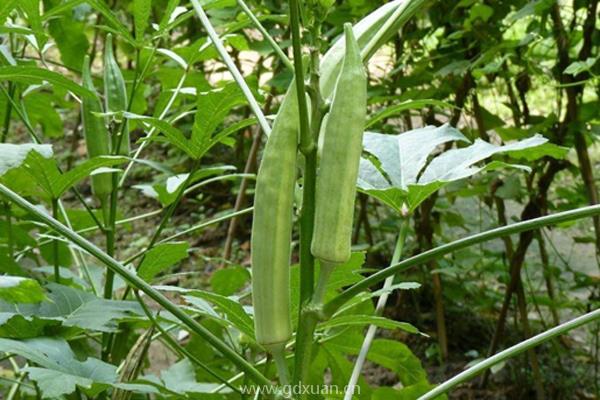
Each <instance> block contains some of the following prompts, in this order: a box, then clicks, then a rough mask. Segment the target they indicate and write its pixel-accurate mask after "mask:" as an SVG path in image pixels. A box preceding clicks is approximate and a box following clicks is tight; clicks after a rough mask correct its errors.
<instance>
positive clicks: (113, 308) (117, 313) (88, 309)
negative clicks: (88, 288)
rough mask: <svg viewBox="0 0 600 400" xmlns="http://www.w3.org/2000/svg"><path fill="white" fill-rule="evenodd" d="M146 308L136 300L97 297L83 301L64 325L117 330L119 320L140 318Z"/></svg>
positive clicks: (100, 330) (65, 320)
mask: <svg viewBox="0 0 600 400" xmlns="http://www.w3.org/2000/svg"><path fill="white" fill-rule="evenodd" d="M144 315H145V314H144V310H143V309H142V308H141V306H140V305H139V303H137V302H135V301H123V300H106V299H95V300H92V301H88V302H86V303H83V304H82V305H81V306H80V307H78V308H77V309H76V310H75V311H73V312H72V313H71V314H69V315H68V316H66V317H65V319H64V320H63V326H72V327H78V328H82V329H86V330H92V331H99V332H117V331H118V328H119V325H118V323H119V322H122V321H125V320H130V319H139V318H140V317H142V316H144Z"/></svg>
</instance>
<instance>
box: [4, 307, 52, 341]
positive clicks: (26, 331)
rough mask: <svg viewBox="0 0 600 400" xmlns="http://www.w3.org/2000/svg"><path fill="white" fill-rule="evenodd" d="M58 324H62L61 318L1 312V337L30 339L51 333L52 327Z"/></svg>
mask: <svg viewBox="0 0 600 400" xmlns="http://www.w3.org/2000/svg"><path fill="white" fill-rule="evenodd" d="M58 326H60V321H59V320H53V319H47V318H38V317H37V316H35V315H31V316H25V315H21V314H15V313H10V312H0V337H3V338H11V339H29V338H34V337H38V336H44V334H48V333H50V332H49V330H50V329H52V328H56V327H58Z"/></svg>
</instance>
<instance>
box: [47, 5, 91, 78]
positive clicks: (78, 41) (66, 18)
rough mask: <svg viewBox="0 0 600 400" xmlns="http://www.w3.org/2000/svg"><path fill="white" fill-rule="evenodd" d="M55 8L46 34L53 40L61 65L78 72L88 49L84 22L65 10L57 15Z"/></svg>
mask: <svg viewBox="0 0 600 400" xmlns="http://www.w3.org/2000/svg"><path fill="white" fill-rule="evenodd" d="M57 8H59V7H54V8H52V11H54V13H53V15H54V17H53V18H52V19H50V20H49V22H48V32H49V33H50V35H51V36H52V37H53V38H54V42H55V43H56V46H57V47H58V50H59V51H60V59H61V60H62V62H63V64H65V65H67V66H69V67H71V68H73V69H75V70H76V71H79V70H80V68H81V65H82V64H83V56H84V55H85V54H87V52H88V48H89V43H88V38H87V36H86V35H85V27H86V25H85V22H84V21H80V20H77V19H76V18H73V12H68V11H67V10H65V11H63V12H60V13H59V12H57V11H58V10H55V9H57ZM46 15H47V13H46V14H44V19H46Z"/></svg>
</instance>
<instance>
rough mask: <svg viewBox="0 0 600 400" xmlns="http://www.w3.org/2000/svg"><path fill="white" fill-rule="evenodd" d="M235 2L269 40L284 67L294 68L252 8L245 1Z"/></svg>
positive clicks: (238, 0)
mask: <svg viewBox="0 0 600 400" xmlns="http://www.w3.org/2000/svg"><path fill="white" fill-rule="evenodd" d="M237 3H238V5H239V6H240V8H241V9H242V10H243V11H244V12H245V13H246V15H247V16H248V18H250V21H252V23H253V24H254V26H255V27H256V29H258V30H259V31H260V33H262V35H263V36H264V38H265V39H266V40H267V42H269V44H270V45H271V47H272V48H273V51H275V54H277V56H278V57H279V59H280V60H281V61H282V62H283V64H284V65H285V66H286V68H287V69H289V70H291V71H293V70H294V65H293V64H292V62H291V61H290V59H289V58H288V57H287V55H286V54H285V53H284V52H283V50H282V49H281V47H279V45H278V44H277V42H276V41H275V39H273V37H272V36H271V35H270V34H269V32H267V30H266V29H265V27H264V26H262V24H261V23H260V21H259V20H258V18H256V16H255V15H254V13H253V12H252V10H250V8H249V7H248V5H247V4H246V2H244V0H237ZM294 57H295V56H294Z"/></svg>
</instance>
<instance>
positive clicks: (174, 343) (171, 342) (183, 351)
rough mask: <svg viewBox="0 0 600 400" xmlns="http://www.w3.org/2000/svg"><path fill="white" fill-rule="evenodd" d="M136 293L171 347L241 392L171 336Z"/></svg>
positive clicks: (149, 317)
mask: <svg viewBox="0 0 600 400" xmlns="http://www.w3.org/2000/svg"><path fill="white" fill-rule="evenodd" d="M134 294H135V298H136V299H137V301H138V303H140V305H141V306H142V309H143V310H144V313H145V314H146V316H147V317H148V319H149V320H150V322H151V323H152V325H154V326H155V327H156V329H157V330H158V331H159V332H160V336H161V337H162V338H163V339H164V341H165V342H167V343H168V344H169V346H171V348H172V349H173V350H174V351H175V352H177V353H178V354H179V355H181V356H182V357H187V358H188V359H189V360H190V361H191V362H193V363H194V364H196V365H197V366H198V367H200V368H202V370H204V371H205V372H206V373H208V374H209V375H211V376H212V377H214V378H216V379H217V380H218V381H219V382H221V383H223V384H224V385H226V386H227V387H229V388H230V389H231V390H233V391H234V392H236V393H240V394H241V392H240V390H239V389H238V388H237V387H235V386H233V385H232V384H231V383H229V382H228V381H227V379H225V378H223V377H222V376H221V375H219V374H217V373H216V372H214V371H213V370H211V369H210V368H208V367H207V366H206V365H205V364H204V363H203V362H202V361H201V360H200V359H198V357H196V356H195V355H194V354H192V353H190V352H189V351H188V349H186V348H185V347H183V346H182V345H180V344H179V343H178V342H177V341H176V340H175V339H173V338H172V337H171V335H169V332H167V331H166V330H165V329H164V328H163V327H162V326H160V323H159V322H158V321H157V320H156V318H154V316H153V315H152V311H150V310H149V309H148V306H147V305H146V303H145V302H144V300H143V299H142V297H141V295H140V293H139V292H138V291H137V290H134ZM157 317H158V316H157ZM152 339H153V340H154V339H155V338H154V337H153V338H152Z"/></svg>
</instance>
